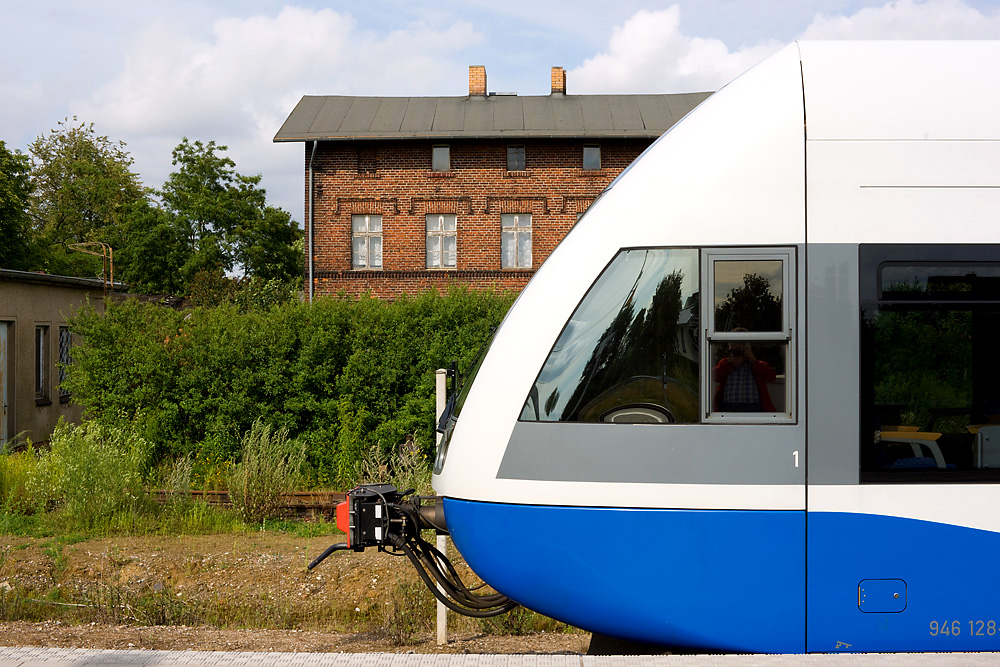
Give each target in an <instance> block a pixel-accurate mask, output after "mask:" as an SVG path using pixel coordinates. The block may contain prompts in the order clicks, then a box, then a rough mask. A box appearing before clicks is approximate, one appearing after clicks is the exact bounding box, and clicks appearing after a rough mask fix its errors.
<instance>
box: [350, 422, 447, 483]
mask: <svg viewBox="0 0 1000 667" xmlns="http://www.w3.org/2000/svg"><path fill="white" fill-rule="evenodd" d="M355 477H357V478H358V479H359V480H361V482H363V483H373V484H385V483H391V484H392V485H393V486H395V487H396V488H397V489H399V490H400V491H405V490H407V489H414V490H416V492H417V493H418V494H423V495H428V494H432V493H434V489H433V488H432V487H431V469H430V466H429V465H428V463H427V456H426V455H425V454H424V453H423V452H422V450H421V447H420V446H419V445H418V444H417V440H416V435H414V436H411V437H407V439H406V442H405V443H403V444H402V445H399V446H398V447H397V448H396V452H395V455H389V454H386V453H385V452H384V451H383V450H382V448H381V447H377V446H376V447H372V448H371V449H369V450H368V451H367V452H366V453H365V455H364V456H363V457H362V458H361V460H360V461H359V462H358V469H357V473H356V475H355Z"/></svg>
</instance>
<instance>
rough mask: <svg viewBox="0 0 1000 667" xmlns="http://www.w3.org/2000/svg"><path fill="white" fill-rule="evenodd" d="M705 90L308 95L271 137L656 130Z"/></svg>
mask: <svg viewBox="0 0 1000 667" xmlns="http://www.w3.org/2000/svg"><path fill="white" fill-rule="evenodd" d="M709 95H711V93H682V94H673V95H559V94H554V95H545V96H524V97H521V96H518V95H489V96H487V97H481V96H469V97H347V96H339V95H328V96H308V95H307V96H305V97H303V98H302V99H301V100H300V101H299V103H298V104H297V105H295V109H293V110H292V113H291V114H290V115H289V116H288V118H287V119H286V120H285V123H284V124H283V125H282V126H281V129H280V130H278V133H277V134H276V135H275V136H274V140H275V141H276V142H279V141H312V140H340V141H349V140H358V139H478V138H505V137H510V138H514V137H521V138H529V137H595V138H596V137H602V138H610V137H639V138H656V137H658V136H660V135H661V134H663V133H664V132H666V131H667V130H668V129H670V127H671V126H672V125H673V124H674V123H676V122H677V121H679V120H680V119H681V118H683V117H684V115H685V114H687V113H688V112H689V111H691V110H692V109H694V108H695V107H696V106H698V105H699V104H701V102H702V101H704V100H705V99H706V98H707V97H708V96H709Z"/></svg>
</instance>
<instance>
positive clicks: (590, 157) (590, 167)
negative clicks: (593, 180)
mask: <svg viewBox="0 0 1000 667" xmlns="http://www.w3.org/2000/svg"><path fill="white" fill-rule="evenodd" d="M583 168H584V169H586V170H587V171H595V170H597V169H600V168H601V147H600V146H596V145H594V146H584V147H583Z"/></svg>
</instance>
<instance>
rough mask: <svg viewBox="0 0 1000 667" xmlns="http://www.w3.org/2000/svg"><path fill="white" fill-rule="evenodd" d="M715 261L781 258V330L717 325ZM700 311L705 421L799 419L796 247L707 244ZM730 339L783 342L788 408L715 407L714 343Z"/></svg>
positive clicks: (790, 420) (752, 341) (776, 259)
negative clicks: (736, 409)
mask: <svg viewBox="0 0 1000 667" xmlns="http://www.w3.org/2000/svg"><path fill="white" fill-rule="evenodd" d="M716 261H780V262H781V318H782V325H781V329H780V330H779V331H716V326H715V303H714V301H715V262H716ZM701 290H702V297H701V312H702V313H704V314H705V315H704V317H703V321H704V322H705V325H704V328H703V329H702V341H701V348H702V351H701V355H702V358H701V390H702V397H701V401H702V415H703V423H720V422H721V423H741V424H746V423H766V424H789V423H794V422H795V420H796V404H795V398H796V395H797V378H796V375H795V368H796V365H795V359H796V356H795V347H796V342H795V332H796V323H795V302H796V294H797V292H796V287H795V248H791V247H789V248H779V247H769V248H705V249H703V250H702V256H701ZM730 341H744V342H747V343H754V342H759V343H784V344H785V345H786V347H785V409H784V411H781V412H743V413H736V414H732V413H729V414H721V413H719V412H715V411H713V409H712V399H713V393H714V391H713V382H712V369H713V368H714V364H713V363H712V344H713V343H727V342H730Z"/></svg>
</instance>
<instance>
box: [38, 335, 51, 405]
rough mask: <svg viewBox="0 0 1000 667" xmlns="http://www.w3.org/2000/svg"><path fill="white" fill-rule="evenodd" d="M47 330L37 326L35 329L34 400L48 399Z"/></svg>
mask: <svg viewBox="0 0 1000 667" xmlns="http://www.w3.org/2000/svg"><path fill="white" fill-rule="evenodd" d="M48 344H49V328H48V326H44V325H39V326H36V327H35V400H36V401H47V400H48V398H49V363H50V362H49V349H48Z"/></svg>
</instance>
